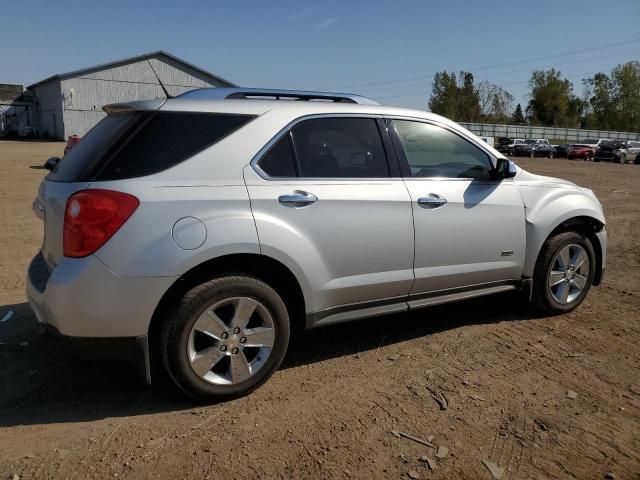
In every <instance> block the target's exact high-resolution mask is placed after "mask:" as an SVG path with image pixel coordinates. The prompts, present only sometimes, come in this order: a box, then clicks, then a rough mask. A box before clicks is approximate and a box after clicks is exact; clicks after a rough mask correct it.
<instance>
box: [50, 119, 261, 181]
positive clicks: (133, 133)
mask: <svg viewBox="0 0 640 480" xmlns="http://www.w3.org/2000/svg"><path fill="white" fill-rule="evenodd" d="M253 118H254V117H252V116H248V115H228V114H212V113H199V112H132V113H124V114H116V115H109V116H107V117H106V118H105V119H103V120H102V121H101V122H99V123H98V124H97V125H96V126H95V127H94V128H93V129H91V131H90V132H89V133H88V134H87V135H86V136H85V137H84V138H83V139H82V140H81V141H80V143H78V145H76V146H75V147H74V148H73V149H72V150H71V151H70V152H69V153H68V154H67V155H65V157H64V158H63V159H62V160H61V161H60V162H58V165H57V167H56V169H55V170H54V171H53V172H52V173H50V174H49V176H48V177H47V178H48V179H49V180H53V181H58V182H79V181H91V180H96V181H104V180H121V179H125V178H134V177H142V176H145V175H151V174H154V173H158V172H161V171H163V170H166V169H168V168H170V167H173V166H175V165H177V164H179V163H180V162H182V161H184V160H186V159H187V158H189V157H191V156H193V155H195V154H196V153H198V152H200V151H202V150H204V149H205V148H207V147H209V146H211V145H213V144H214V143H216V142H218V141H219V140H221V139H222V138H224V137H226V136H227V135H229V134H230V133H232V132H233V131H235V130H237V129H238V128H240V127H242V126H243V125H245V124H246V123H247V122H249V121H250V120H251V119H253Z"/></svg>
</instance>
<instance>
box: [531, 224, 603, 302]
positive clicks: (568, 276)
mask: <svg viewBox="0 0 640 480" xmlns="http://www.w3.org/2000/svg"><path fill="white" fill-rule="evenodd" d="M595 267H596V262H595V254H594V251H593V246H592V245H591V242H590V241H589V239H588V238H587V237H586V236H584V235H582V234H581V233H578V232H565V233H561V234H558V235H556V236H554V237H551V238H549V239H548V240H547V241H546V242H545V244H544V246H543V247H542V250H541V251H540V255H539V257H538V262H537V263H536V267H535V271H534V276H533V298H532V301H533V304H534V305H535V306H536V307H537V308H539V309H540V310H542V311H544V312H547V313H551V314H557V313H567V312H570V311H571V310H573V309H574V308H576V307H577V306H578V305H580V304H581V303H582V301H583V300H584V298H585V297H586V295H587V292H588V291H589V288H590V287H591V284H592V283H593V276H594V273H595Z"/></svg>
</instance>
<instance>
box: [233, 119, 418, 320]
mask: <svg viewBox="0 0 640 480" xmlns="http://www.w3.org/2000/svg"><path fill="white" fill-rule="evenodd" d="M381 126H382V128H384V124H383V122H382V120H380V119H376V118H371V117H344V116H342V117H340V116H321V117H315V118H307V119H302V120H300V121H299V122H298V123H296V124H295V125H293V126H292V127H291V128H289V129H286V130H285V131H283V132H281V133H280V134H279V135H277V136H276V138H274V139H273V140H272V141H271V142H270V143H269V144H268V145H267V146H266V147H265V148H264V149H263V151H262V152H260V153H259V154H258V155H257V157H256V159H255V160H254V162H252V165H250V166H247V167H246V168H245V181H246V184H247V188H248V190H249V196H250V198H251V206H252V210H253V214H254V217H255V221H256V227H257V230H258V236H259V238H260V247H261V250H262V253H263V254H265V255H268V256H271V257H274V258H276V259H278V260H280V261H282V262H283V263H285V265H287V266H289V268H290V269H291V270H292V271H293V272H294V274H296V276H297V277H298V278H299V279H300V281H301V283H303V285H302V287H303V290H304V294H305V301H306V304H307V305H306V307H307V312H311V313H312V314H313V315H312V320H311V323H312V324H315V323H320V322H323V321H331V322H333V321H339V320H340V319H345V318H346V317H345V315H347V316H348V315H349V311H350V310H356V309H357V310H362V309H366V310H367V312H369V313H370V314H376V313H380V312H383V311H396V310H406V308H407V305H406V298H407V295H408V293H409V290H410V288H411V285H412V283H413V224H412V212H411V203H410V197H409V194H408V192H407V189H406V186H405V184H404V182H403V181H402V178H400V176H399V174H398V166H397V162H395V160H394V162H389V161H388V155H389V154H391V155H392V154H393V152H392V146H391V144H390V141H389V139H388V137H387V138H386V141H385V140H383V137H382V136H381V131H380V128H381ZM361 313H362V312H361ZM359 316H363V315H362V314H361V315H359ZM327 318H329V320H327Z"/></svg>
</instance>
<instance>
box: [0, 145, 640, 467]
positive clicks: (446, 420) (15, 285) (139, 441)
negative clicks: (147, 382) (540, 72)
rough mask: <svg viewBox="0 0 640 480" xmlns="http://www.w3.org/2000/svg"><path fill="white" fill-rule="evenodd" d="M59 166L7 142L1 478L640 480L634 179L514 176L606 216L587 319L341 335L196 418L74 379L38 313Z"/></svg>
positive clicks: (3, 162)
mask: <svg viewBox="0 0 640 480" xmlns="http://www.w3.org/2000/svg"><path fill="white" fill-rule="evenodd" d="M62 149H63V144H62V143H22V142H0V225H1V228H0V319H1V318H3V317H4V316H5V314H6V313H7V312H9V311H13V312H14V315H13V316H12V317H11V318H10V319H9V320H7V321H6V322H0V477H6V476H9V478H11V476H12V475H14V474H17V475H19V476H20V478H82V479H84V478H94V477H95V478H106V477H109V478H114V477H119V478H157V477H158V476H159V475H162V476H167V477H170V478H189V477H194V478H241V479H243V478H252V479H253V478H286V479H289V478H346V479H348V478H361V479H370V478H385V479H387V478H441V479H444V478H448V479H450V478H467V479H484V478H487V479H490V478H492V476H491V474H490V472H489V469H488V468H487V467H486V466H485V464H483V461H489V462H493V463H494V464H496V465H497V466H498V467H499V468H502V469H504V476H503V478H504V479H516V478H517V479H522V478H525V479H526V478H532V479H542V478H549V479H551V478H575V479H591V478H593V479H602V478H604V477H605V474H607V473H608V472H612V473H613V474H615V478H616V479H631V478H636V479H637V478H640V373H639V372H640V347H639V341H640V325H639V321H640V248H639V246H640V245H639V243H640V166H636V165H613V164H597V163H585V162H577V161H576V162H571V161H567V160H561V159H555V160H547V159H532V160H530V159H517V162H518V163H519V164H520V165H522V166H523V167H525V168H527V169H529V170H531V171H532V172H535V173H541V174H548V175H555V176H559V177H564V178H567V179H570V180H572V181H574V182H576V183H579V184H581V185H584V186H588V187H590V188H592V189H593V190H594V191H595V192H596V194H597V195H598V197H599V198H600V200H601V201H602V203H603V205H604V207H605V211H606V215H607V219H608V227H607V228H608V231H609V238H610V245H609V262H608V270H607V273H606V276H605V281H604V284H603V285H601V286H600V287H598V288H594V289H593V290H592V291H591V293H590V294H589V296H588V297H587V299H586V301H585V302H584V303H583V304H582V306H581V307H580V308H579V309H578V310H577V311H575V312H573V313H571V314H569V315H564V316H558V317H553V318H538V317H537V316H536V314H535V313H534V312H532V311H531V310H529V309H528V308H527V307H526V306H523V305H521V304H520V303H519V301H518V298H516V297H515V296H513V295H502V296H494V297H487V298H484V299H480V300H475V301H468V302H465V303H461V304H457V305H449V306H442V307H437V308H431V309H427V310H421V311H418V312H415V313H412V314H406V315H396V316H388V317H382V318H378V319H369V320H364V321H361V322H358V323H353V324H347V325H341V326H335V327H329V328H326V329H321V330H317V331H314V332H311V333H308V334H306V335H305V336H304V337H303V338H302V339H300V340H299V341H298V342H297V343H296V344H295V345H293V346H292V347H291V349H290V352H289V354H288V355H287V358H286V360H285V364H284V366H283V368H282V369H281V370H280V371H279V372H277V373H276V375H275V376H274V377H273V378H272V379H271V380H270V381H269V382H268V383H267V384H266V385H265V386H264V387H263V388H261V389H260V390H258V391H257V392H255V393H254V394H253V395H250V396H249V397H245V398H242V399H239V400H236V401H232V402H227V403H222V404H217V405H194V404H191V403H189V402H188V401H186V400H185V399H184V398H182V397H181V395H180V394H178V393H175V392H174V391H173V389H172V388H170V387H169V386H167V385H165V384H156V385H154V386H153V387H150V388H147V387H145V386H144V385H141V384H140V383H139V382H138V380H137V378H136V377H135V376H134V375H133V373H132V370H131V368H129V367H128V366H126V365H120V364H114V363H105V362H89V361H86V360H79V359H76V358H75V357H73V355H72V354H71V353H70V352H68V351H67V349H66V348H65V347H64V345H61V344H59V343H57V342H55V341H53V340H51V339H50V338H48V337H47V336H46V335H44V334H42V332H41V330H40V328H39V327H38V325H37V322H36V320H35V318H34V316H33V315H32V314H31V313H30V311H29V307H28V306H27V304H26V303H25V302H26V299H25V294H24V289H25V285H24V276H25V270H26V267H27V264H28V261H29V260H30V259H31V257H32V256H33V255H34V254H35V252H36V251H37V249H38V247H39V244H40V242H41V236H42V225H41V222H40V221H39V220H38V219H37V218H36V217H35V216H34V215H33V213H32V212H31V202H32V200H33V198H34V196H35V193H36V189H37V186H38V183H39V181H40V180H41V178H42V177H43V175H44V170H41V169H37V168H33V166H38V165H41V164H42V163H43V162H44V160H45V159H46V158H47V157H49V156H52V155H56V154H57V155H59V154H61V153H62ZM569 390H571V391H573V392H575V393H576V397H575V398H568V396H567V392H568V391H569ZM438 392H440V393H442V394H444V396H445V397H446V399H447V400H448V404H449V405H448V408H447V409H446V410H441V409H440V407H439V406H438V403H437V402H436V401H435V400H434V398H433V397H432V395H433V394H437V393H438ZM392 431H401V432H406V433H409V434H412V435H415V436H417V437H420V438H422V439H424V440H427V439H429V438H431V437H433V438H432V439H431V443H432V444H433V445H434V447H436V448H430V447H428V446H426V445H423V444H421V443H417V442H415V441H412V440H410V439H407V438H404V437H402V438H398V437H397V436H395V435H394V434H393V433H392ZM440 446H444V447H447V448H448V453H447V454H446V455H442V453H444V449H440V453H441V455H438V456H437V452H438V450H437V448H438V447H440ZM422 456H427V457H429V459H430V460H431V462H432V464H433V467H434V469H433V470H429V468H428V466H427V463H426V462H424V461H420V457H422ZM439 456H442V457H443V458H438V457H439Z"/></svg>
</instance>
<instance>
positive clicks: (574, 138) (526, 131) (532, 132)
mask: <svg viewBox="0 0 640 480" xmlns="http://www.w3.org/2000/svg"><path fill="white" fill-rule="evenodd" d="M459 123H460V125H462V126H463V127H464V128H466V129H468V130H470V131H472V132H473V133H475V134H476V135H479V136H483V137H494V138H495V137H509V138H549V139H554V140H565V141H567V142H570V143H571V142H573V143H579V142H580V141H581V140H585V139H587V138H608V139H611V140H640V133H632V132H609V131H606V130H581V129H578V128H556V127H535V126H522V125H495V124H491V123H465V122H459Z"/></svg>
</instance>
